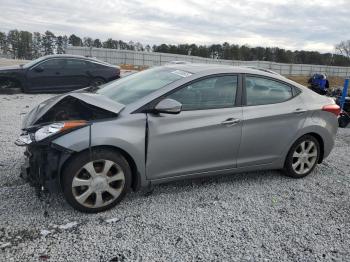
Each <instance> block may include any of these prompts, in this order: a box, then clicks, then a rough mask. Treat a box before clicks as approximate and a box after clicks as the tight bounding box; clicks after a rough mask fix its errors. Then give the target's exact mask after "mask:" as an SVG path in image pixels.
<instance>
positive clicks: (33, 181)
mask: <svg viewBox="0 0 350 262" xmlns="http://www.w3.org/2000/svg"><path fill="white" fill-rule="evenodd" d="M70 155H71V152H70V151H68V150H66V149H64V148H59V147H56V146H52V144H50V145H35V146H33V145H32V146H27V148H26V151H25V152H24V157H25V162H24V164H23V166H22V169H21V176H22V178H24V179H25V180H26V181H27V182H29V184H30V185H31V186H33V187H35V188H37V189H42V188H44V189H46V190H48V191H49V192H57V191H59V190H60V188H61V187H60V173H61V168H62V165H63V163H64V162H65V161H66V160H67V159H68V158H69V156H70Z"/></svg>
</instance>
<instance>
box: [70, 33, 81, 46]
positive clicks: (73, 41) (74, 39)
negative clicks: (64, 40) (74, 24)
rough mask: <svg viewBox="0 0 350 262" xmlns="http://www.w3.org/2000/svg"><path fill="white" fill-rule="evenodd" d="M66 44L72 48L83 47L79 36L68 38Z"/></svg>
mask: <svg viewBox="0 0 350 262" xmlns="http://www.w3.org/2000/svg"><path fill="white" fill-rule="evenodd" d="M68 44H70V45H72V46H83V41H81V38H80V37H79V36H76V35H75V34H72V35H70V36H69V38H68Z"/></svg>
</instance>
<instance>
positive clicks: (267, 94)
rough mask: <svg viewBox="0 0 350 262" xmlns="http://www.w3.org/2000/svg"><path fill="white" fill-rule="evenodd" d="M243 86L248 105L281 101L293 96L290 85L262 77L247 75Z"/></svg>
mask: <svg viewBox="0 0 350 262" xmlns="http://www.w3.org/2000/svg"><path fill="white" fill-rule="evenodd" d="M245 87H246V97H247V105H248V106H253V105H267V104H275V103H281V102H284V101H287V100H289V99H291V98H292V97H293V91H292V87H290V86H289V85H287V84H283V83H281V82H278V81H274V80H271V79H267V78H263V77H257V76H247V77H246V80H245Z"/></svg>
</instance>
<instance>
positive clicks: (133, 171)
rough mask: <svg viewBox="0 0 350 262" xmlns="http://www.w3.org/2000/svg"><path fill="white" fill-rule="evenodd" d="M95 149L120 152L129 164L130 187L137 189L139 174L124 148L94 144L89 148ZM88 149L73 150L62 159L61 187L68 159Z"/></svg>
mask: <svg viewBox="0 0 350 262" xmlns="http://www.w3.org/2000/svg"><path fill="white" fill-rule="evenodd" d="M96 149H108V150H112V151H115V152H118V153H120V154H121V155H122V156H123V157H124V158H125V159H126V161H127V162H128V164H129V166H130V169H131V188H132V189H133V190H134V191H136V190H138V189H139V187H140V175H139V173H138V170H137V166H136V163H135V161H134V159H133V158H132V157H131V156H130V154H129V153H128V152H126V151H125V150H123V149H121V148H119V147H114V146H94V147H92V148H91V150H96ZM88 150H89V149H85V150H83V151H79V152H75V153H73V154H72V155H71V156H70V157H69V158H68V159H66V160H65V161H64V163H63V164H62V166H61V168H60V174H59V178H60V185H61V187H62V176H63V170H64V169H65V167H66V166H67V164H68V163H69V162H70V161H72V160H74V157H75V156H76V155H78V154H80V153H82V152H85V151H88Z"/></svg>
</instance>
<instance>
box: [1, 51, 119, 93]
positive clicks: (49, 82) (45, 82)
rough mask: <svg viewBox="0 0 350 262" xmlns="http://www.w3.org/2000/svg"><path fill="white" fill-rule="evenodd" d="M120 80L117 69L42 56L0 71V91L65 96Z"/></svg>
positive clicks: (78, 59)
mask: <svg viewBox="0 0 350 262" xmlns="http://www.w3.org/2000/svg"><path fill="white" fill-rule="evenodd" d="M119 77H120V68H119V67H118V66H114V65H111V64H108V63H105V62H102V61H99V60H97V59H93V58H87V57H83V56H76V55H49V56H43V57H40V58H38V59H35V60H33V61H30V62H29V63H27V64H24V65H18V66H8V67H0V88H12V87H20V88H21V89H22V91H23V92H26V93H37V92H67V91H71V90H75V89H80V88H83V87H87V86H91V85H95V86H98V85H101V84H104V83H107V82H109V81H112V80H115V79H117V78H119Z"/></svg>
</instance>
